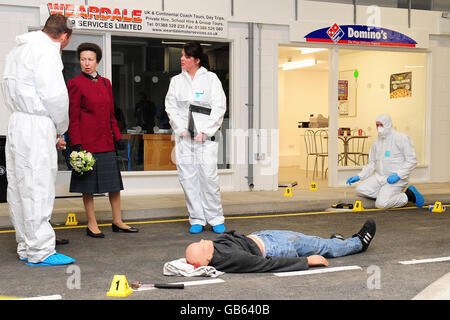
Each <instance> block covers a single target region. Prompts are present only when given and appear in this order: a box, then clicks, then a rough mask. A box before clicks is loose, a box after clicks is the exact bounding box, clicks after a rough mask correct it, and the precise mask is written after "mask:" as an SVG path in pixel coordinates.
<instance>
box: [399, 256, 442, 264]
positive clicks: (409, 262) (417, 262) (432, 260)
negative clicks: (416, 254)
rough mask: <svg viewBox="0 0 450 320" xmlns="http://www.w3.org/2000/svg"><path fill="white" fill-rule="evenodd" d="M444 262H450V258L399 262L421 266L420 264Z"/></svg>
mask: <svg viewBox="0 0 450 320" xmlns="http://www.w3.org/2000/svg"><path fill="white" fill-rule="evenodd" d="M442 261H450V257H441V258H431V259H420V260H416V259H413V260H407V261H399V262H398V263H400V264H419V263H431V262H442Z"/></svg>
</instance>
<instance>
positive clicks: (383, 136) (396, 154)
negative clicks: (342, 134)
mask: <svg viewBox="0 0 450 320" xmlns="http://www.w3.org/2000/svg"><path fill="white" fill-rule="evenodd" d="M375 124H376V126H377V131H378V139H377V140H376V141H375V142H374V144H373V145H372V147H371V148H370V152H369V162H368V163H367V165H365V166H364V167H363V168H362V170H361V172H360V173H359V174H358V175H357V176H353V177H350V178H349V179H348V180H347V184H349V185H351V184H352V183H355V182H357V181H359V180H361V182H360V183H359V185H358V186H357V187H356V193H357V194H358V195H360V196H362V197H366V198H371V199H376V201H375V206H376V207H377V208H383V209H386V208H399V207H403V206H405V205H406V204H407V203H408V201H411V202H413V203H414V204H415V205H416V206H418V207H422V206H423V205H424V198H423V196H422V194H421V193H420V192H419V191H418V190H417V189H416V188H415V187H414V186H412V185H411V186H409V187H408V188H407V189H406V190H405V191H403V190H404V189H405V187H406V186H407V185H408V178H409V175H410V174H411V172H412V171H413V170H414V168H415V167H416V165H417V158H416V152H415V150H414V144H413V142H412V140H411V138H410V137H409V136H407V135H406V134H404V133H401V132H398V131H396V130H394V128H393V127H392V119H391V117H390V116H389V115H388V114H382V115H379V116H378V117H377V118H376V122H375Z"/></svg>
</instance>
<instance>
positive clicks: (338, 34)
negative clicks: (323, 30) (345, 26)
mask: <svg viewBox="0 0 450 320" xmlns="http://www.w3.org/2000/svg"><path fill="white" fill-rule="evenodd" d="M327 34H328V36H329V37H330V38H331V40H333V42H334V43H338V41H339V40H341V39H342V37H343V36H344V35H345V33H344V31H342V29H341V28H340V27H339V26H338V25H337V24H336V23H335V24H334V25H333V26H332V27H331V28H330V29H328V30H327Z"/></svg>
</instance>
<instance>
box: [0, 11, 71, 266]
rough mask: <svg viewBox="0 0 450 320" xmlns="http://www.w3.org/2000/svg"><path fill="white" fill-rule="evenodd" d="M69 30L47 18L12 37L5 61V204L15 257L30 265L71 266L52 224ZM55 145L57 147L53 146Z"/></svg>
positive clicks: (62, 20) (64, 122) (60, 20)
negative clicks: (64, 55)
mask: <svg viewBox="0 0 450 320" xmlns="http://www.w3.org/2000/svg"><path fill="white" fill-rule="evenodd" d="M71 35H72V30H71V29H70V25H69V23H68V20H67V18H66V17H64V16H62V15H58V14H54V15H51V16H50V17H49V18H48V19H47V21H46V23H45V26H44V28H43V29H42V30H41V31H32V32H28V33H26V34H23V35H20V36H18V37H17V38H16V42H17V46H16V47H15V48H14V49H13V50H12V51H11V52H10V53H9V54H8V56H7V58H6V65H5V70H4V73H3V81H2V91H3V97H4V101H5V104H6V106H7V108H8V109H9V110H10V111H11V113H12V114H11V117H10V118H9V122H8V132H7V138H6V148H5V154H6V169H7V178H8V191H7V201H8V204H9V212H10V217H11V221H12V223H13V225H14V228H15V231H16V241H17V243H18V245H17V253H18V255H19V259H20V260H21V261H26V264H27V265H30V266H53V265H65V264H69V263H73V262H74V261H75V260H74V259H73V258H71V257H68V256H65V255H63V254H60V253H57V252H56V251H55V232H54V230H53V228H52V226H51V224H50V218H51V214H52V211H53V204H54V200H55V181H56V173H57V170H58V168H57V151H56V149H57V148H58V149H61V148H64V146H65V142H64V140H63V139H62V138H60V136H61V135H62V134H63V133H64V132H66V131H67V128H68V124H69V116H68V108H69V97H68V93H67V88H66V85H65V82H64V78H63V75H62V69H63V63H62V60H61V51H62V49H63V48H64V47H65V46H66V45H67V44H68V43H69V41H70V37H71ZM55 145H56V147H55Z"/></svg>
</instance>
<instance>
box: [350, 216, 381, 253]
mask: <svg viewBox="0 0 450 320" xmlns="http://www.w3.org/2000/svg"><path fill="white" fill-rule="evenodd" d="M376 231H377V227H376V224H375V221H373V220H372V219H367V221H366V222H365V223H364V225H363V227H362V228H361V230H359V232H358V233H357V234H355V235H353V237H358V238H359V240H361V244H362V246H363V247H362V251H366V250H367V248H368V247H369V244H370V242H371V241H372V239H373V237H374V236H375V232H376Z"/></svg>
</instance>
